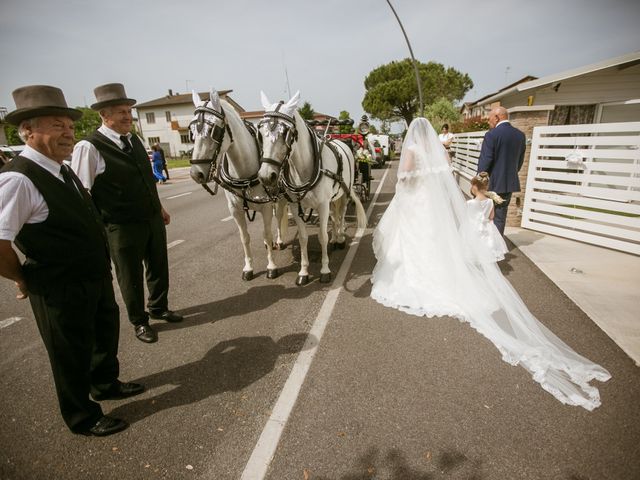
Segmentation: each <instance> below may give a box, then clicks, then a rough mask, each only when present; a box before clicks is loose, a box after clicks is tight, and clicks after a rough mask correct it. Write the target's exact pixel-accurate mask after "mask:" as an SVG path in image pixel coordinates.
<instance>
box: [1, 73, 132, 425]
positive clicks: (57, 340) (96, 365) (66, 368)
mask: <svg viewBox="0 0 640 480" xmlns="http://www.w3.org/2000/svg"><path fill="white" fill-rule="evenodd" d="M13 98H14V100H15V103H16V110H14V111H13V112H11V113H9V114H8V115H7V116H6V121H7V122H8V123H11V124H13V125H16V126H17V127H18V133H19V135H20V137H21V138H22V139H23V140H24V141H25V143H26V147H25V148H24V150H23V151H22V153H21V154H20V155H18V156H17V157H15V158H14V159H13V160H12V161H11V162H10V163H8V164H7V165H5V166H4V167H3V168H2V170H0V205H1V206H2V207H1V208H0V275H2V276H3V277H6V278H8V279H11V280H13V281H14V282H15V283H16V286H17V289H18V294H17V298H19V299H24V298H27V297H28V298H29V301H30V303H31V307H32V309H33V314H34V317H35V319H36V323H37V325H38V329H39V331H40V335H41V337H42V340H43V341H44V344H45V347H46V349H47V353H48V354H49V360H50V362H51V369H52V371H53V379H54V382H55V386H56V392H57V395H58V402H59V404H60V411H61V413H62V417H63V418H64V421H65V422H66V424H67V425H68V427H69V428H70V429H71V431H73V432H74V433H81V434H84V435H96V436H104V435H110V434H112V433H116V432H119V431H121V430H123V429H125V428H126V427H127V423H126V422H125V421H123V420H120V419H116V418H112V417H108V416H105V415H104V414H103V413H102V409H101V408H100V405H99V404H98V403H96V402H94V401H92V400H91V399H90V395H91V396H92V397H93V398H94V400H105V399H112V398H124V397H129V396H132V395H137V394H139V393H141V392H143V391H144V387H143V386H142V385H140V384H136V383H122V382H120V381H119V380H118V373H119V364H118V358H117V352H118V336H119V328H120V322H119V311H118V305H117V304H116V301H115V297H114V293H113V284H112V277H111V262H110V259H109V248H108V246H107V239H106V235H105V232H104V226H103V224H102V221H101V219H100V216H99V214H98V212H97V210H96V209H95V207H94V206H93V203H92V201H91V198H90V196H89V194H88V193H87V191H86V190H85V189H84V188H83V187H82V184H81V183H80V180H79V179H78V178H77V177H76V176H75V175H74V174H73V172H72V171H71V169H69V168H68V167H67V166H66V165H65V164H63V160H64V159H66V158H68V157H69V155H70V154H71V152H72V150H73V142H74V121H75V120H78V119H79V118H80V117H81V116H82V113H81V112H80V111H79V110H75V109H72V108H69V107H67V102H66V100H65V98H64V94H63V93H62V90H60V89H59V88H56V87H51V86H47V85H31V86H26V87H21V88H18V89H16V90H15V91H14V92H13ZM12 242H13V243H15V245H16V246H17V247H18V249H19V250H20V251H21V252H22V253H23V254H24V256H25V257H26V260H25V262H24V263H23V264H22V265H20V261H19V258H18V256H17V253H16V252H15V250H14V249H13V246H12Z"/></svg>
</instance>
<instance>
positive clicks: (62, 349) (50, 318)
mask: <svg viewBox="0 0 640 480" xmlns="http://www.w3.org/2000/svg"><path fill="white" fill-rule="evenodd" d="M47 290H48V291H47V293H45V294H42V295H40V294H34V293H31V292H30V293H29V300H30V302H31V308H32V309H33V314H34V316H35V318H36V322H37V324H38V329H39V330H40V335H41V336H42V340H43V341H44V345H45V347H46V349H47V353H48V354H49V361H50V362H51V370H52V372H53V380H54V382H55V386H56V393H57V395H58V402H59V404H60V412H61V413H62V417H63V419H64V421H65V422H66V424H67V425H68V426H69V428H70V429H71V430H72V431H78V430H82V429H85V428H87V427H89V426H90V425H92V424H93V423H95V422H96V421H97V420H98V419H99V418H100V417H101V416H102V409H101V408H100V405H99V404H97V403H96V402H93V401H92V400H91V399H90V398H89V393H93V394H96V393H100V392H104V391H106V390H108V389H109V387H110V386H112V385H113V384H114V383H115V382H116V380H117V379H118V373H119V364H118V357H117V355H118V338H119V334H120V316H119V310H118V305H117V303H116V300H115V297H114V294H113V284H112V281H111V277H110V276H107V277H105V278H104V279H102V280H91V281H82V282H80V281H78V282H69V283H58V284H55V285H51V286H50V288H48V289H47Z"/></svg>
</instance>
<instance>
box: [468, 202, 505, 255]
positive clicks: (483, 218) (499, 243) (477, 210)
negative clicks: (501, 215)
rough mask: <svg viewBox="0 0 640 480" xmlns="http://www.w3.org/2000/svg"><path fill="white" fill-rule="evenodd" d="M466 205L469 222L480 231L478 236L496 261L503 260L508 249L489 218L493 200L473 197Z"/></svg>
mask: <svg viewBox="0 0 640 480" xmlns="http://www.w3.org/2000/svg"><path fill="white" fill-rule="evenodd" d="M467 207H468V208H469V217H470V218H471V222H472V223H473V225H475V227H476V229H477V230H478V232H479V233H480V238H482V240H483V241H484V242H485V243H486V244H487V246H488V247H489V250H491V253H492V254H493V255H494V256H495V259H496V261H500V260H504V255H505V253H507V252H508V251H509V249H508V248H507V244H506V243H504V239H503V238H502V235H500V232H499V231H498V229H497V227H496V226H495V225H494V224H493V221H492V220H489V216H490V215H491V210H492V209H493V200H491V199H490V198H485V199H484V200H478V199H477V198H473V199H471V200H468V201H467Z"/></svg>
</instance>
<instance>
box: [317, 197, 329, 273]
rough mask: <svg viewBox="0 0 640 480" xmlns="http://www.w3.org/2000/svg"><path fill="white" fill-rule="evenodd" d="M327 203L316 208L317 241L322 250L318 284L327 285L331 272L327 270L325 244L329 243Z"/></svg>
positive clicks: (327, 256)
mask: <svg viewBox="0 0 640 480" xmlns="http://www.w3.org/2000/svg"><path fill="white" fill-rule="evenodd" d="M329 209H330V206H329V203H328V202H327V203H323V204H322V205H320V207H319V208H318V222H319V224H320V230H319V232H318V239H319V240H320V248H321V250H322V268H321V269H320V282H321V283H329V282H330V281H331V270H330V269H329V254H328V253H327V244H328V243H329V234H328V232H327V229H328V223H329Z"/></svg>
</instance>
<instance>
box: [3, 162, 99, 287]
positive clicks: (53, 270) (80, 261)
mask: <svg viewBox="0 0 640 480" xmlns="http://www.w3.org/2000/svg"><path fill="white" fill-rule="evenodd" d="M2 171H3V172H19V173H22V174H23V175H25V176H26V177H27V178H29V180H31V181H32V182H33V184H34V185H35V187H36V188H37V189H38V191H39V192H40V193H41V194H42V196H43V197H44V200H45V202H46V203H47V207H48V209H49V214H48V216H47V219H46V220H45V221H44V222H41V223H27V224H25V225H24V226H23V227H22V229H21V230H20V232H19V233H18V236H17V237H16V239H15V244H16V246H17V247H18V248H19V249H20V251H21V252H22V253H23V254H24V255H25V256H26V257H27V259H26V261H25V263H24V265H23V274H24V277H25V281H26V282H27V288H28V289H29V290H30V291H32V292H33V293H37V294H43V293H45V292H46V291H47V287H48V286H51V285H53V284H54V283H65V282H68V281H77V280H79V281H82V280H95V279H100V278H104V277H105V276H107V275H110V273H109V271H110V269H111V263H110V260H109V253H108V251H109V248H108V246H107V240H106V235H105V232H104V226H103V224H102V222H101V221H100V217H99V215H98V212H97V211H96V209H95V208H94V207H93V205H92V203H91V199H90V197H89V195H88V193H86V191H85V192H84V197H85V200H83V199H82V198H81V197H80V194H79V193H75V192H73V191H72V190H71V189H70V188H69V187H68V186H67V185H65V184H64V183H63V182H62V181H60V180H59V179H57V178H55V177H54V176H53V175H52V174H51V173H49V172H48V171H47V170H45V169H44V168H42V167H41V166H39V165H38V164H36V163H35V162H32V161H31V160H29V159H27V158H25V157H21V156H17V157H15V158H14V159H13V160H11V162H9V163H8V164H7V165H5V167H4V168H3V169H2ZM78 182H79V180H78Z"/></svg>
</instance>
